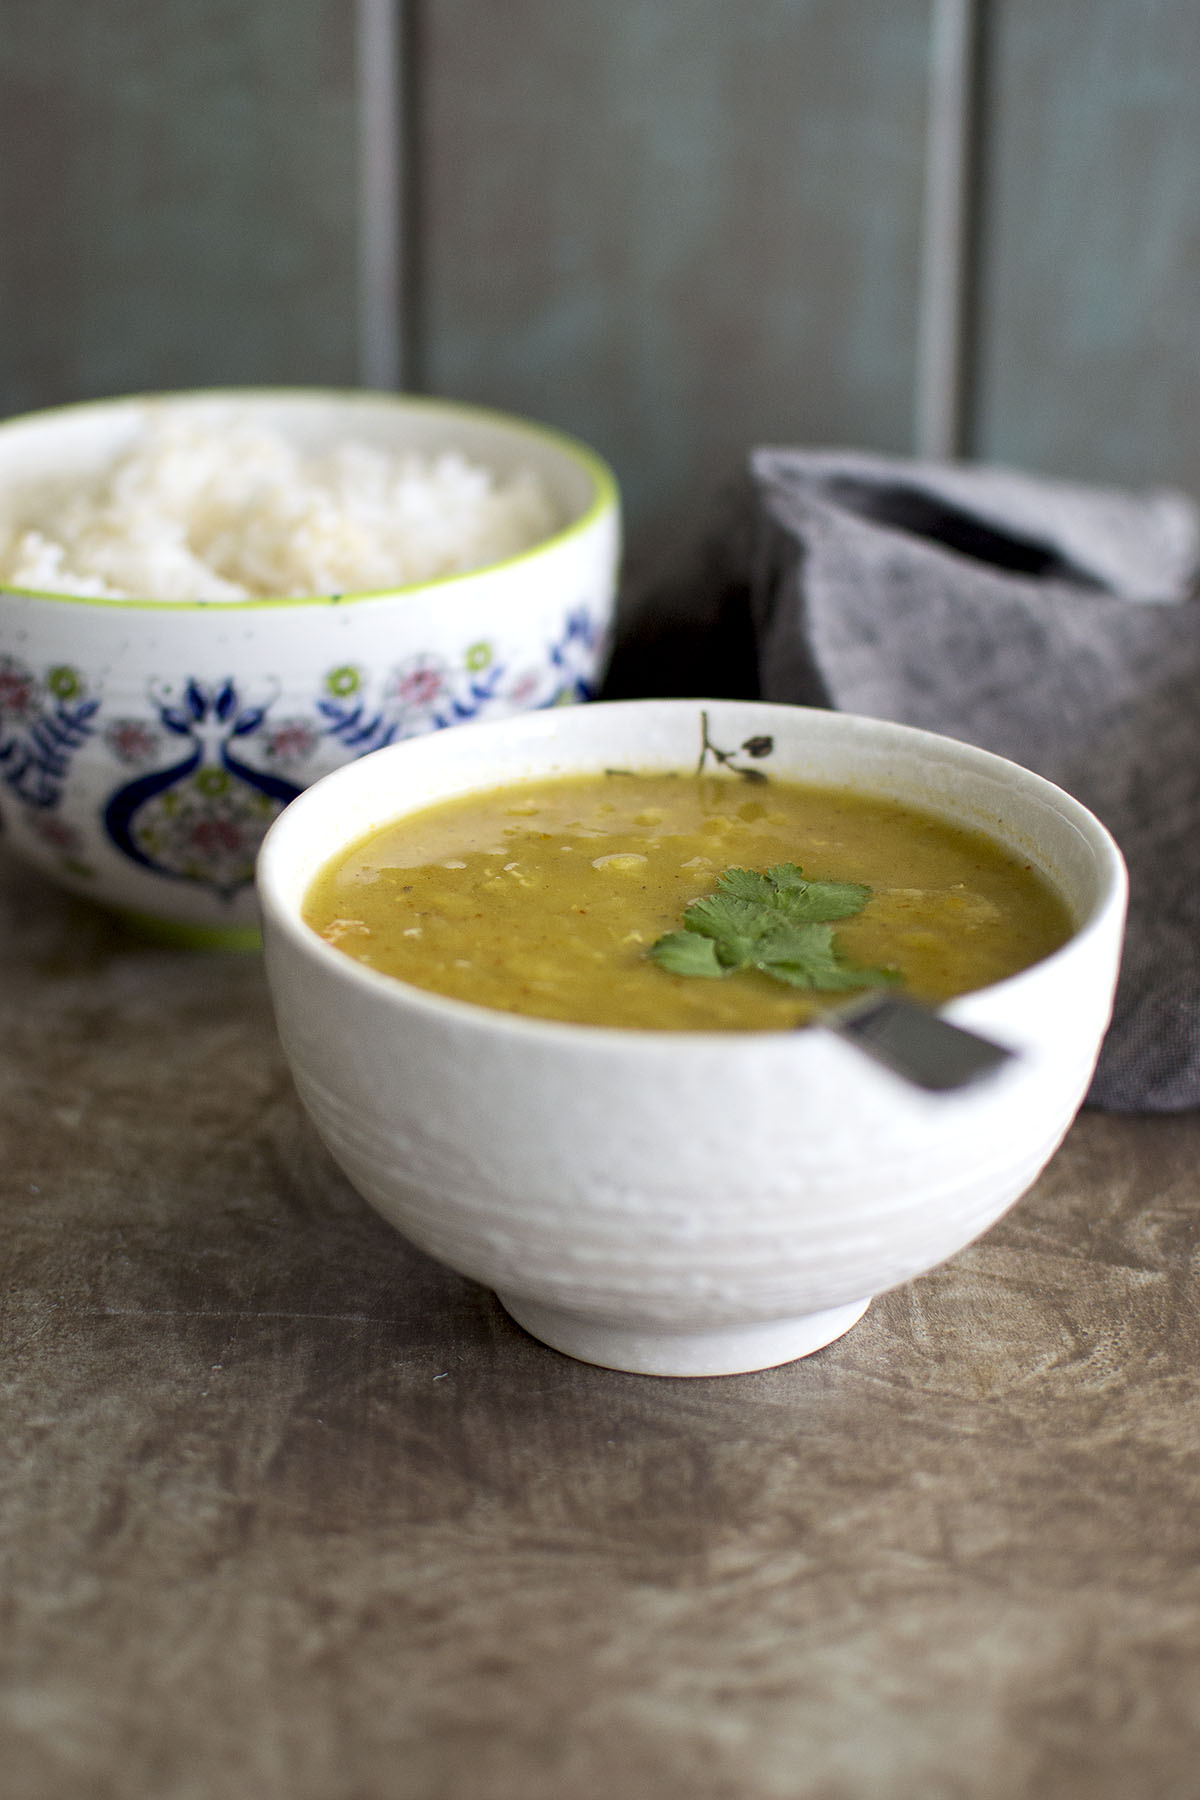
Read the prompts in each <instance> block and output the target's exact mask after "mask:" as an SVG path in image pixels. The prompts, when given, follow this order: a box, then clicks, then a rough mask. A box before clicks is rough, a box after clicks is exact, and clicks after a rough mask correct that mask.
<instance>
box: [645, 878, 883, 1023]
mask: <svg viewBox="0 0 1200 1800" xmlns="http://www.w3.org/2000/svg"><path fill="white" fill-rule="evenodd" d="M870 898H871V890H870V888H869V887H864V886H863V885H862V884H861V883H860V882H854V881H806V880H805V878H804V875H803V873H802V872H801V870H800V869H798V868H797V867H796V865H795V863H779V864H777V865H776V866H775V868H773V869H768V870H767V872H766V874H765V875H763V874H759V872H758V871H757V870H755V869H726V871H725V873H724V874H723V875H722V876H721V877H720V878H719V879H718V882H717V892H716V893H715V894H708V895H706V896H705V897H704V898H703V899H701V900H693V901H692V903H691V904H690V906H688V907H687V908H686V909H685V911H684V915H683V924H684V929H683V930H682V931H671V932H668V933H667V935H666V936H665V937H661V938H659V939H658V942H657V943H655V944H652V945H651V946H650V950H649V955H651V956H652V957H653V958H654V960H655V962H657V963H658V964H659V965H660V966H661V967H662V968H664V969H667V970H669V971H670V973H671V974H673V975H702V976H707V977H709V978H710V979H712V978H719V977H721V976H724V975H732V974H734V973H735V972H736V971H737V970H738V969H761V970H762V971H763V973H764V974H766V975H773V976H774V977H775V979H776V981H785V982H788V983H789V984H790V985H791V986H792V987H801V988H817V989H822V990H825V991H836V990H845V989H849V988H862V987H877V986H881V985H883V984H884V983H886V982H890V981H894V980H895V979H896V977H895V972H894V971H893V970H889V969H864V968H859V967H858V966H857V965H856V964H854V963H853V962H851V961H850V960H849V959H848V958H847V957H845V956H844V955H843V954H842V952H841V950H840V949H839V947H838V941H837V938H836V937H835V935H834V931H833V927H832V924H831V923H830V921H831V920H834V919H849V918H853V916H854V914H855V913H859V912H861V911H862V909H863V907H864V906H865V905H866V903H867V901H868V900H869V899H870Z"/></svg>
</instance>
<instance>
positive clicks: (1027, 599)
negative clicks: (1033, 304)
mask: <svg viewBox="0 0 1200 1800" xmlns="http://www.w3.org/2000/svg"><path fill="white" fill-rule="evenodd" d="M1198 559H1200V521H1198V517H1197V512H1196V510H1195V508H1194V507H1193V506H1192V505H1191V503H1190V502H1189V501H1188V500H1186V499H1185V498H1183V497H1182V496H1180V495H1176V494H1171V493H1149V494H1144V495H1138V494H1130V493H1127V492H1119V491H1112V490H1108V489H1099V488H1092V487H1082V486H1078V485H1073V484H1068V483H1064V482H1059V481H1051V480H1046V479H1042V478H1037V477H1033V476H1028V475H1023V474H1020V473H1017V472H1014V471H1011V470H1005V469H998V468H988V467H983V466H978V465H963V464H953V465H950V464H930V463H920V462H914V461H910V460H903V459H899V458H891V457H884V456H877V455H865V454H858V453H854V452H850V451H845V452H839V451H831V452H808V451H801V450H791V449H761V450H758V451H756V452H755V453H754V454H753V455H752V457H751V458H750V462H749V468H748V471H747V479H746V480H745V482H744V483H742V484H740V485H739V486H738V487H737V489H736V490H735V492H734V493H733V494H732V496H731V498H730V500H729V504H728V509H727V511H726V512H725V513H724V514H723V516H722V517H721V519H720V520H719V523H718V527H717V530H716V531H715V533H714V535H713V537H712V540H711V541H710V542H709V544H708V545H707V548H706V550H705V553H704V556H703V559H702V564H700V565H698V566H697V567H695V568H692V569H691V570H689V571H688V572H687V576H686V581H685V584H684V585H688V586H690V591H691V605H692V609H693V610H692V615H691V632H690V636H691V641H692V644H693V646H694V645H695V642H696V634H697V632H699V634H700V635H701V636H702V638H703V640H704V642H705V644H706V646H707V648H706V651H705V654H704V656H700V657H698V656H697V655H696V654H695V651H694V649H693V652H692V655H691V658H690V664H691V666H689V655H688V653H687V651H686V650H685V651H683V652H681V653H680V654H679V656H678V663H679V673H680V674H682V675H683V677H684V687H683V690H682V691H687V690H688V689H690V691H692V692H700V691H704V689H705V686H706V687H707V690H708V691H711V692H713V693H714V694H716V695H718V696H719V694H720V693H721V673H722V671H725V672H726V673H728V674H732V675H733V676H734V678H735V686H734V691H735V692H736V693H738V694H742V693H745V692H748V691H750V684H749V683H748V682H747V681H746V680H745V679H744V677H743V676H742V675H740V674H739V671H743V670H744V669H745V668H746V667H747V666H748V657H749V656H751V655H752V656H753V659H754V663H755V665H756V683H755V685H756V687H757V691H758V692H759V693H761V695H762V697H763V698H764V699H768V700H777V701H790V702H796V703H802V704H808V705H817V706H831V707H836V708H838V709H839V710H842V711H846V712H858V713H867V714H871V715H873V716H876V717H880V718H887V719H896V720H900V721H902V722H904V723H906V724H911V725H919V726H923V727H925V728H926V729H928V730H931V731H938V732H943V733H945V734H946V735H948V736H951V737H958V738H963V739H966V740H968V741H970V742H972V743H976V744H980V745H982V746H983V747H984V748H986V749H989V750H994V751H997V752H999V753H1000V754H1001V755H1002V756H1008V757H1011V758H1012V759H1013V760H1014V761H1016V762H1019V763H1022V764H1024V765H1025V766H1026V767H1027V768H1031V769H1034V770H1036V771H1037V772H1038V773H1039V774H1042V775H1046V776H1048V777H1049V778H1050V779H1051V780H1052V781H1055V782H1057V783H1059V785H1060V786H1062V787H1064V788H1066V789H1067V790H1068V791H1069V792H1070V793H1072V794H1074V795H1076V796H1077V798H1078V799H1080V800H1082V801H1083V803H1084V804H1085V805H1086V806H1088V807H1090V808H1091V809H1092V810H1093V811H1094V812H1095V813H1096V814H1097V815H1098V816H1099V817H1100V818H1101V819H1103V820H1104V822H1105V824H1107V826H1108V827H1109V829H1110V830H1111V831H1112V833H1113V835H1114V836H1115V837H1116V839H1117V841H1118V842H1119V844H1120V845H1121V848H1122V850H1123V851H1124V854H1125V858H1126V861H1127V862H1128V864H1129V871H1130V888H1131V893H1130V918H1129V929H1128V936H1127V941H1126V951H1125V958H1124V963H1123V968H1122V974H1121V979H1120V984H1119V988H1118V994H1117V1003H1116V1009H1115V1013H1114V1018H1113V1023H1112V1026H1111V1029H1110V1031H1109V1034H1108V1037H1107V1039H1106V1041H1105V1045H1104V1048H1103V1050H1102V1053H1101V1058H1100V1063H1099V1066H1098V1069H1097V1071H1096V1077H1095V1081H1094V1083H1093V1086H1092V1089H1091V1092H1090V1094H1089V1100H1090V1102H1091V1103H1092V1104H1093V1105H1096V1106H1100V1107H1105V1108H1108V1109H1110V1110H1114V1111H1143V1112H1162V1111H1174V1110H1179V1109H1182V1108H1185V1107H1192V1106H1197V1105H1200V601H1197V600H1196V599H1194V598H1193V596H1194V594H1195V591H1196V573H1197V565H1198ZM670 610H671V609H670V606H669V605H668V608H667V611H668V614H669V613H670ZM676 616H682V615H681V614H680V613H679V611H678V608H677V609H676ZM683 641H684V635H683V634H682V633H680V634H677V638H676V648H677V649H678V645H679V644H680V643H682V642H683ZM665 654H668V653H664V652H663V651H662V650H661V649H660V651H659V664H660V668H661V666H662V665H663V662H664V657H665ZM688 676H691V677H693V680H688ZM701 684H704V686H702V685H701ZM657 687H658V690H659V691H670V690H668V688H667V684H666V683H663V682H661V681H660V682H659V683H657ZM728 688H729V684H726V690H727V691H728ZM673 691H681V687H680V684H679V682H678V681H677V682H676V684H675V686H674V689H673Z"/></svg>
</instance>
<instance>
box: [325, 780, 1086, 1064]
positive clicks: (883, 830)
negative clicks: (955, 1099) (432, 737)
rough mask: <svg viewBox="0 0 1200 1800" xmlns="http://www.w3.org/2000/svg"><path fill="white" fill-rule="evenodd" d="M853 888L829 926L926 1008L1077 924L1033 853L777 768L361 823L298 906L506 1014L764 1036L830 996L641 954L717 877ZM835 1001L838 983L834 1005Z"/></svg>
mask: <svg viewBox="0 0 1200 1800" xmlns="http://www.w3.org/2000/svg"><path fill="white" fill-rule="evenodd" d="M787 863H791V864H797V865H799V866H800V868H801V869H802V870H803V872H804V875H805V877H807V878H808V879H809V880H810V881H831V882H861V883H866V884H867V885H868V886H869V887H870V889H871V896H870V898H869V899H868V900H867V902H866V904H865V906H863V909H862V911H861V912H860V913H858V914H857V916H855V917H852V918H846V919H843V920H839V922H838V924H837V926H836V928H835V929H836V934H837V942H838V944H839V946H840V948H841V949H843V950H844V952H845V953H846V955H847V956H848V957H850V958H852V959H853V961H854V962H855V963H856V964H861V965H865V966H868V967H879V966H881V965H882V966H887V967H888V968H890V969H892V970H894V971H895V972H896V975H897V977H898V980H899V982H900V984H901V985H902V986H903V989H904V990H905V991H907V992H908V993H910V994H912V995H913V996H914V997H916V998H917V999H920V1000H924V1001H926V1002H929V1003H931V1004H937V1003H939V1002H941V1001H944V1000H947V999H950V998H951V997H952V996H953V995H955V994H960V993H965V992H967V991H969V990H970V989H972V988H978V987H983V986H986V985H988V984H989V983H991V982H993V981H998V980H1001V979H1003V978H1004V977H1005V976H1008V975H1012V974H1015V973H1016V972H1017V971H1018V970H1020V969H1023V968H1025V967H1027V966H1028V965H1029V964H1030V963H1033V962H1036V961H1038V960H1040V958H1042V957H1043V956H1046V955H1048V954H1049V953H1050V952H1051V951H1053V950H1055V949H1057V948H1058V947H1059V946H1060V945H1061V944H1062V943H1064V942H1065V941H1066V939H1067V938H1068V937H1069V936H1070V934H1071V929H1072V923H1071V919H1070V917H1069V915H1068V913H1067V909H1066V907H1065V905H1064V903H1063V901H1062V899H1061V898H1060V897H1059V895H1058V894H1057V893H1056V892H1055V891H1054V889H1053V888H1052V887H1051V886H1050V884H1049V883H1048V882H1047V881H1046V880H1045V878H1044V877H1043V876H1042V875H1041V874H1040V873H1038V871H1037V870H1035V869H1034V868H1033V867H1032V866H1031V865H1030V864H1028V863H1027V862H1024V861H1023V860H1021V859H1020V858H1018V857H1016V856H1014V855H1012V854H1011V853H1010V852H1009V851H1008V850H1006V849H1005V848H1004V847H1003V846H1001V845H1000V844H998V843H996V842H994V841H993V840H992V839H991V838H989V837H987V836H986V835H985V834H983V833H981V832H975V831H968V830H963V829H960V828H959V827H957V826H955V825H952V824H949V823H947V822H946V821H945V820H943V819H939V818H937V817H936V816H934V815H933V814H929V813H925V812H922V811H920V810H917V809H915V808H909V807H905V806H900V805H897V804H896V803H895V802H893V801H891V800H886V799H880V798H877V797H874V796H870V795H865V794H859V793H855V792H850V791H843V790H839V789H828V788H821V787H810V786H805V785H802V784H799V783H793V782H789V781H784V780H780V779H778V778H776V777H774V776H772V777H771V778H770V780H769V781H767V782H763V783H754V784H751V783H748V782H745V781H742V780H740V779H738V778H737V777H735V776H730V775H691V774H683V773H681V774H676V775H672V774H630V773H625V772H621V771H614V772H610V773H605V774H598V775H586V776H564V777H556V778H553V779H550V780H541V781H531V782H522V783H519V784H517V785H514V786H509V787H502V788H496V789H493V790H490V791H488V792H484V793H473V794H469V795H465V796H462V797H460V798H457V799H454V800H449V801H444V802H441V803H440V804H438V805H435V806H431V807H429V808H428V809H426V810H424V811H421V812H417V813H412V814H409V815H407V816H406V817H403V818H400V819H397V820H396V821H395V822H394V823H392V824H390V825H387V826H384V827H382V828H381V829H379V830H376V831H373V832H371V833H370V834H369V836H367V837H366V838H364V839H362V840H361V841H360V842H358V843H356V844H354V845H352V846H351V847H350V848H349V849H348V850H345V851H343V852H341V853H340V854H339V855H338V856H336V857H335V858H334V859H333V860H332V861H331V862H330V863H329V864H328V865H327V866H326V867H325V868H324V869H323V870H322V871H321V872H320V874H319V875H318V876H317V878H316V880H315V881H314V883H313V885H312V887H311V889H310V890H309V893H308V895H307V897H306V901H305V906H304V916H305V918H306V920H307V921H308V923H309V924H310V925H311V926H312V927H313V928H314V929H315V930H316V931H318V932H320V934H321V935H322V936H323V937H324V938H326V939H327V940H328V942H329V943H331V944H335V945H337V947H338V948H339V949H341V950H343V951H345V952H346V954H347V955H349V956H352V957H355V958H356V959H357V960H358V961H360V962H363V963H366V964H368V965H369V966H370V967H371V968H374V969H379V970H381V971H383V972H384V973H385V974H388V975H393V976H397V977H399V978H400V979H401V980H403V981H407V982H411V983H413V984H414V985H415V986H417V987H422V988H429V989H432V990H433V991H434V992H436V993H440V994H448V995H451V996H453V997H455V998H457V999H460V1000H470V1001H474V1002H475V1003H476V1004H478V1005H481V1006H488V1007H495V1008H499V1009H501V1010H503V1011H507V1012H517V1013H528V1014H532V1015H534V1016H536V1017H539V1018H547V1019H565V1020H573V1021H576V1022H579V1023H584V1024H592V1025H610V1026H633V1027H641V1028H651V1029H657V1030H671V1031H685V1030H772V1029H775V1030H779V1029H787V1028H790V1027H792V1026H794V1025H796V1024H797V1023H802V1022H804V1021H805V1020H806V1019H808V1018H811V1017H812V1016H813V1013H814V1012H815V1011H816V1010H817V1009H818V1008H819V1007H821V1006H823V1005H828V1004H829V1000H830V996H829V995H828V994H824V995H822V994H820V993H811V992H808V991H805V990H801V989H797V988H795V987H791V986H786V985H784V984H782V983H781V982H779V981H777V980H775V979H773V978H772V977H771V976H770V975H767V974H763V973H760V972H759V971H757V970H748V971H739V972H738V973H736V974H733V975H730V976H728V977H726V978H725V979H722V980H706V979H695V978H692V977H689V976H686V975H678V974H673V973H670V972H668V971H667V970H666V969H664V968H662V967H660V966H659V965H658V964H657V963H656V962H655V961H654V960H653V959H652V958H651V956H650V955H649V950H650V946H651V945H652V944H654V943H655V942H656V941H657V940H658V939H659V938H660V937H662V936H663V935H664V934H665V933H668V932H672V931H675V930H678V929H679V928H680V926H681V925H682V923H683V915H684V909H685V907H686V906H687V905H688V903H689V902H690V901H693V900H696V899H698V898H699V897H700V896H702V895H706V894H710V893H712V892H713V891H714V890H715V888H716V886H717V882H718V879H719V877H720V876H721V875H722V873H723V872H724V871H725V870H727V869H729V868H746V869H756V870H763V871H765V870H767V869H769V868H771V867H772V866H774V865H779V864H787ZM839 997H844V996H839Z"/></svg>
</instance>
